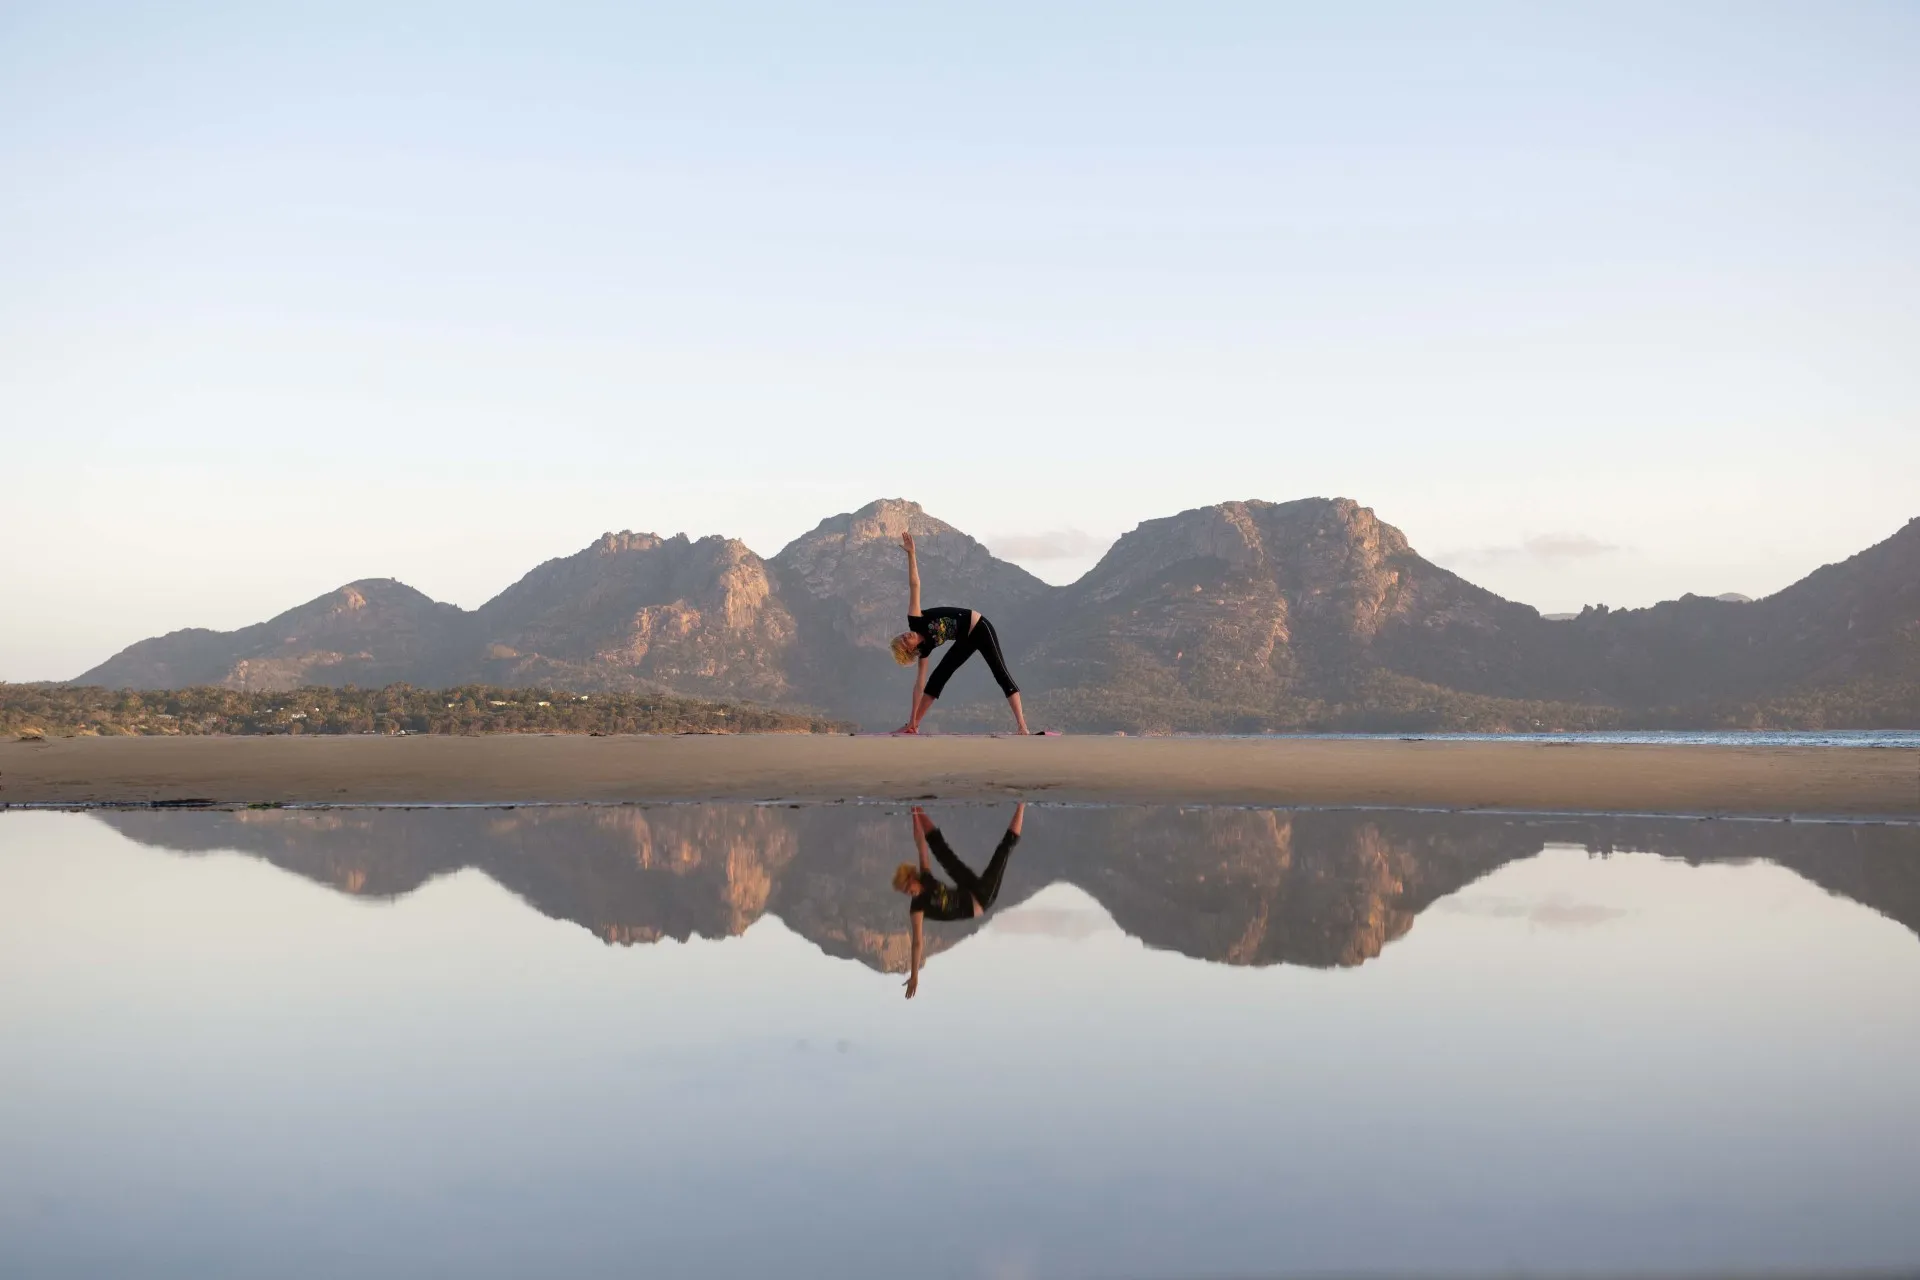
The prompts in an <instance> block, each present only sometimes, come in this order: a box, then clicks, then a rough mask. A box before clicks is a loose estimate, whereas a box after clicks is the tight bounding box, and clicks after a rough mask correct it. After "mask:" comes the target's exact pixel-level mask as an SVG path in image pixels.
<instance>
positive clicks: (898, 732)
mask: <svg viewBox="0 0 1920 1280" xmlns="http://www.w3.org/2000/svg"><path fill="white" fill-rule="evenodd" d="M903 733H911V734H913V735H914V736H915V737H918V736H919V734H920V731H919V730H918V729H916V728H914V727H913V726H912V725H910V724H903V725H901V726H900V727H899V728H898V729H895V730H894V731H893V736H894V737H896V738H897V737H899V736H900V735H901V734H903Z"/></svg>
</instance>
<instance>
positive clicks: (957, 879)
mask: <svg viewBox="0 0 1920 1280" xmlns="http://www.w3.org/2000/svg"><path fill="white" fill-rule="evenodd" d="M982 621H983V622H984V621H985V619H982ZM1019 843H1020V837H1019V836H1018V835H1016V834H1014V833H1013V832H1012V831H1009V832H1007V834H1005V835H1004V836H1001V837H1000V844H999V847H998V848H996V849H995V850H994V851H993V857H992V858H991V859H989V860H988V862H987V869H986V871H985V872H983V873H981V874H980V875H977V876H976V875H975V874H973V868H972V867H969V866H968V865H967V864H966V863H964V862H962V861H960V859H959V858H957V857H955V856H954V852H953V846H952V845H949V844H948V843H947V838H946V837H945V836H943V835H941V834H940V828H938V827H935V828H934V829H933V830H931V831H929V832H927V848H929V849H931V850H933V858H934V861H936V862H938V863H939V864H940V865H941V866H942V867H943V868H945V870H946V873H947V874H948V875H950V876H952V877H953V883H954V886H955V887H956V888H958V889H960V890H961V891H963V892H965V893H969V894H972V895H973V900H974V901H975V902H977V903H979V904H980V910H982V911H985V910H987V909H988V908H989V907H991V906H993V900H994V899H995V898H998V897H999V896H1000V878H1001V877H1002V876H1004V875H1006V874H1007V859H1008V858H1009V857H1011V856H1012V854H1013V846H1015V845H1017V844H1019Z"/></svg>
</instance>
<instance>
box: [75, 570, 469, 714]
mask: <svg viewBox="0 0 1920 1280" xmlns="http://www.w3.org/2000/svg"><path fill="white" fill-rule="evenodd" d="M470 621H471V619H470V615H468V614H466V613H464V612H463V611H462V610H460V609H458V608H456V607H454V606H453V605H450V604H441V603H439V602H437V601H435V600H432V599H430V598H428V597H427V596H425V595H423V594H421V593H420V592H418V591H415V590H414V589H413V588H412V587H409V586H407V585H406V584H405V583H403V582H395V581H394V580H393V579H391V578H366V579H362V580H361V581H359V582H350V583H348V584H347V585H346V586H344V587H341V588H340V589H339V590H338V591H332V592H329V593H328V594H326V595H324V596H321V597H319V598H318V599H316V600H309V601H308V602H307V603H305V604H303V605H300V606H299V607H298V608H294V609H289V610H287V611H286V612H285V613H283V614H280V615H278V616H277V617H274V618H270V619H268V620H267V621H266V622H260V623H255V624H254V625H253V626H251V627H243V628H242V629H240V630H239V631H207V630H203V629H200V628H189V629H187V630H184V631H173V632H169V633H168V634H166V635H164V636H156V637H154V638H153V639H151V640H142V641H141V642H140V643H138V644H136V645H132V646H131V647H129V648H126V649H123V650H121V651H120V652H119V653H117V654H115V655H114V656H113V657H111V658H109V659H107V660H106V661H105V662H103V663H101V664H100V665H99V666H97V667H95V668H93V669H92V670H91V671H88V672H86V673H85V674H84V675H82V676H80V678H79V679H77V680H75V681H74V683H75V684H98V685H107V686H109V687H114V688H126V689H184V688H188V687H190V686H193V685H221V686H224V687H226V688H230V689H257V690H274V689H295V688H299V687H300V686H302V685H346V684H358V685H363V686H364V685H382V684H390V683H392V682H394V681H401V680H404V681H413V682H424V681H429V680H436V679H438V678H439V677H440V675H441V673H443V672H448V671H450V670H452V669H453V667H454V666H455V665H456V664H458V663H459V661H460V660H461V658H462V657H464V649H465V644H466V635H467V631H468V627H469V624H470ZM447 683H451V681H448V682H447Z"/></svg>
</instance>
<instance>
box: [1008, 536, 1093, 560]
mask: <svg viewBox="0 0 1920 1280" xmlns="http://www.w3.org/2000/svg"><path fill="white" fill-rule="evenodd" d="M1110 541H1111V540H1110V539H1105V538H1096V537H1094V536H1093V535H1092V534H1090V533H1085V532H1082V531H1081V530H1079V529H1054V530H1052V531H1050V532H1047V533H1003V534H999V535H996V536H994V537H990V538H988V539H987V540H986V542H987V546H988V547H989V548H990V549H991V550H992V551H993V554H995V555H997V556H1001V557H1003V558H1004V559H1007V560H1083V559H1086V558H1087V557H1089V556H1096V555H1099V554H1100V553H1101V552H1102V551H1105V550H1106V549H1107V546H1108V545H1109V542H1110Z"/></svg>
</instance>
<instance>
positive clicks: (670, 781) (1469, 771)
mask: <svg viewBox="0 0 1920 1280" xmlns="http://www.w3.org/2000/svg"><path fill="white" fill-rule="evenodd" d="M1011 797H1022V798H1026V799H1033V800H1060V801H1089V802H1118V803H1127V802H1139V803H1189V804H1279V805H1292V804H1299V805H1388V806H1417V807H1439V808H1450V809H1518V810H1553V811H1564V812H1644V813H1702V814H1755V815H1789V814H1804V815H1810V816H1811V815H1857V816H1882V817H1920V752H1914V751H1902V750H1872V749H1837V748H1817V747H1708V746H1638V745H1613V744H1604V745H1601V744H1589V743H1541V742H1402V741H1397V740H1386V741H1378V740H1370V741H1326V740H1300V739H1285V738H1273V739H1206V738H1095V737H1087V738H1074V737H1067V738H1033V739H1015V738H1000V739H996V738H939V737H928V738H921V739H899V738H887V737H871V738H869V737H858V738H855V737H826V736H808V735H791V736H789V735H765V736H707V735H703V736H687V737H606V738H593V737H578V736H532V735H499V736H490V737H406V738H386V737H381V738H375V737H272V738H269V737H231V738H223V737H204V738H202V737H183V738H56V739H50V740H48V741H45V742H8V743H4V744H0V803H6V804H72V805H85V804H101V803H108V804H139V803H146V802H152V801H180V800H209V801H213V802H215V803H219V804H271V803H288V804H291V803H316V802H320V803H335V804H396V803H496V804H506V803H514V802H549V803H554V802H567V801H589V802H600V803H606V802H619V801H642V800H722V799H724V800H838V799H852V798H870V799H885V800H906V799H918V798H933V799H941V800H955V799H958V800H967V799H972V800H986V799H1007V798H1011Z"/></svg>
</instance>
